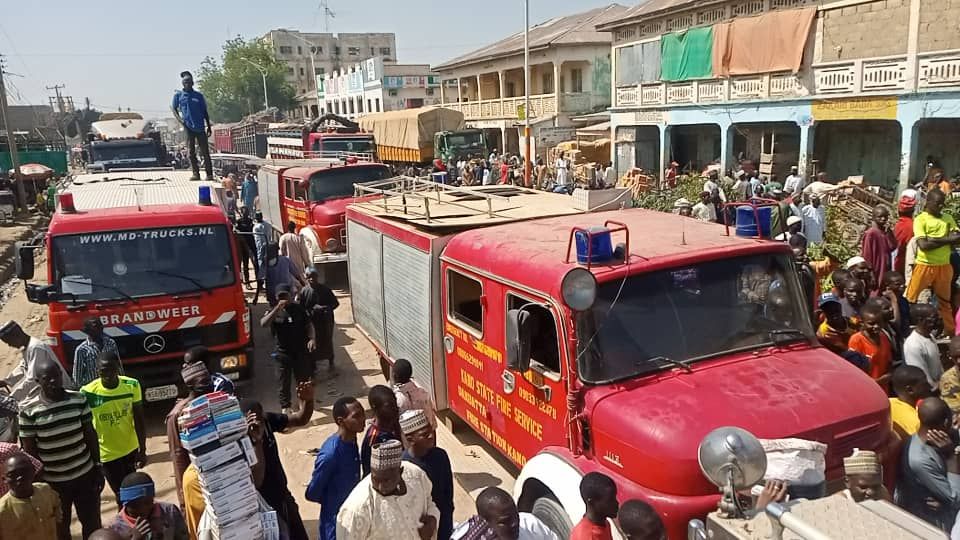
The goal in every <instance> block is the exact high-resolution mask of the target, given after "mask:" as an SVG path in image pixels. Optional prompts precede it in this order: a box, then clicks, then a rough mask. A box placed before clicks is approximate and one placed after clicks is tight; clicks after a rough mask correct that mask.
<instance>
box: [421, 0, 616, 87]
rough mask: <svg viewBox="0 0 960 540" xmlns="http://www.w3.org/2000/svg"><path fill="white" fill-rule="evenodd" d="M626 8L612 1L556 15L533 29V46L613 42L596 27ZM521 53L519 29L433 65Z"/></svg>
mask: <svg viewBox="0 0 960 540" xmlns="http://www.w3.org/2000/svg"><path fill="white" fill-rule="evenodd" d="M626 11H627V8H626V6H621V5H620V4H610V5H608V6H604V7H599V8H595V9H591V10H590V11H584V12H581V13H576V14H573V15H567V16H564V17H555V18H553V19H550V20H548V21H545V22H542V23H540V24H538V25H536V26H533V27H531V28H530V49H542V48H545V47H550V46H552V45H581V44H593V43H610V35H609V34H607V33H605V32H600V31H598V30H597V29H596V27H597V26H598V25H600V24H604V23H606V22H608V21H610V20H612V19H617V18H620V17H621V16H622V15H623V13H625V12H626ZM522 52H523V32H519V33H516V34H514V35H512V36H510V37H508V38H506V39H502V40H500V41H497V42H495V43H492V44H490V45H487V46H486V47H483V48H481V49H477V50H475V51H472V52H469V53H467V54H465V55H462V56H458V57H457V58H454V59H452V60H448V61H446V62H444V63H442V64H440V65H437V66H433V69H434V71H437V70H442V69H450V68H454V67H458V66H462V65H467V64H474V63H477V62H483V61H486V60H490V59H492V58H497V57H502V56H512V55H514V54H520V53H522Z"/></svg>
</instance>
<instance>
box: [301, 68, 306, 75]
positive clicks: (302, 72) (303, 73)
mask: <svg viewBox="0 0 960 540" xmlns="http://www.w3.org/2000/svg"><path fill="white" fill-rule="evenodd" d="M300 75H301V76H303V75H306V72H305V71H303V68H300Z"/></svg>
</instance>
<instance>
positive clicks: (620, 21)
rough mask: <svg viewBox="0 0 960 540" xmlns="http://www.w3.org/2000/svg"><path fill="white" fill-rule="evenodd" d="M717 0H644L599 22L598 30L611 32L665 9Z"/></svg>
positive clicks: (700, 4) (704, 3) (669, 9)
mask: <svg viewBox="0 0 960 540" xmlns="http://www.w3.org/2000/svg"><path fill="white" fill-rule="evenodd" d="M716 3H719V2H717V1H713V2H709V1H708V2H703V1H698V0H644V1H642V2H640V3H639V4H638V5H636V6H633V7H632V8H630V9H628V10H627V11H626V12H624V13H623V14H621V15H620V16H619V17H616V18H614V19H607V20H605V21H603V22H602V23H598V24H597V30H598V31H606V32H609V31H611V30H614V29H616V28H619V27H621V26H626V25H628V24H633V23H635V22H637V20H639V19H642V18H644V17H647V16H650V15H653V14H659V13H662V12H664V11H673V10H675V9H678V8H681V7H685V6H692V5H696V6H704V5H708V4H716Z"/></svg>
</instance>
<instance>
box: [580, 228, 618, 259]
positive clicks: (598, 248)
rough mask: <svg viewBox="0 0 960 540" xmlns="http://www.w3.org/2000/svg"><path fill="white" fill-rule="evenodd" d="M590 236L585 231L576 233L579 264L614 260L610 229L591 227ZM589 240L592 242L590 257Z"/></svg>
mask: <svg viewBox="0 0 960 540" xmlns="http://www.w3.org/2000/svg"><path fill="white" fill-rule="evenodd" d="M587 230H588V231H590V234H589V236H588V235H587V234H586V233H585V232H583V231H577V232H576V233H575V240H576V242H577V262H578V263H580V264H586V263H587V262H590V263H601V262H604V261H609V260H610V259H612V258H613V244H612V242H611V241H610V229H608V228H606V227H590V228H588V229H587ZM587 239H589V240H590V242H589V243H590V244H591V246H590V256H589V259H588V257H587Z"/></svg>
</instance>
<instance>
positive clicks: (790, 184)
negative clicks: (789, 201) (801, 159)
mask: <svg viewBox="0 0 960 540" xmlns="http://www.w3.org/2000/svg"><path fill="white" fill-rule="evenodd" d="M799 170H800V169H799V168H798V167H797V166H796V165H792V166H791V167H790V174H789V175H788V176H787V179H786V180H785V181H784V182H783V190H784V191H786V192H787V193H788V194H789V195H791V196H793V197H799V196H800V194H801V193H803V188H804V187H806V184H805V183H804V181H803V176H802V175H801V174H800V173H799V172H798V171H799Z"/></svg>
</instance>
